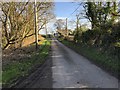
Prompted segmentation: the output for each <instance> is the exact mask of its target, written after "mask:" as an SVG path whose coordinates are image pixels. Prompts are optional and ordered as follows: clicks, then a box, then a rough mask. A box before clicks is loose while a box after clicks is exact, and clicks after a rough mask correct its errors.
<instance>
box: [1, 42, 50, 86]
mask: <svg viewBox="0 0 120 90" xmlns="http://www.w3.org/2000/svg"><path fill="white" fill-rule="evenodd" d="M33 45H34V44H33ZM49 49H50V41H47V40H44V41H43V42H42V43H41V45H40V46H39V49H38V50H37V51H35V52H32V54H31V58H29V59H28V60H26V59H25V60H22V61H14V62H13V63H10V64H8V65H6V66H5V67H4V70H3V71H2V84H3V86H10V85H11V84H12V83H13V82H14V81H16V80H17V79H18V78H20V77H24V76H27V75H29V71H30V70H31V69H32V67H33V66H35V65H38V64H42V63H44V61H45V58H46V57H47V56H48V54H49Z"/></svg>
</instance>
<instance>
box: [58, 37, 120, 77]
mask: <svg viewBox="0 0 120 90" xmlns="http://www.w3.org/2000/svg"><path fill="white" fill-rule="evenodd" d="M59 41H61V42H62V43H63V44H65V45H66V46H68V47H69V48H71V49H73V50H74V51H76V52H77V53H79V54H81V55H83V56H85V57H86V58H88V59H89V60H90V61H92V62H93V63H95V64H97V65H98V66H100V67H102V68H103V69H105V70H106V71H108V72H110V73H111V74H112V75H114V76H116V77H118V70H119V64H118V63H119V60H118V58H114V57H112V56H110V55H108V54H106V53H103V52H100V51H98V50H97V49H96V48H93V47H88V46H87V45H83V44H79V45H78V44H75V43H73V42H70V41H67V40H63V39H59Z"/></svg>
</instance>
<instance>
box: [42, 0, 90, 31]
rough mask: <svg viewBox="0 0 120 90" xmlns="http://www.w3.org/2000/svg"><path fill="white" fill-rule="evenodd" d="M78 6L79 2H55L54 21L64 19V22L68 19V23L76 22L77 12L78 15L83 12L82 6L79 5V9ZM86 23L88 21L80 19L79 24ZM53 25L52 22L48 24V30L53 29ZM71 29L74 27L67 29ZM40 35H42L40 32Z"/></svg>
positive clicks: (69, 26) (70, 26)
mask: <svg viewBox="0 0 120 90" xmlns="http://www.w3.org/2000/svg"><path fill="white" fill-rule="evenodd" d="M79 4H80V2H55V7H54V14H55V16H56V19H64V20H65V18H68V21H70V20H74V21H76V14H78V12H79V13H80V12H82V11H83V6H82V5H81V6H80V7H79ZM78 7H79V8H78ZM77 8H78V9H77ZM76 9H77V11H78V12H77V11H76V12H74V11H75V10H76ZM73 12H74V13H73ZM86 22H87V23H88V20H86V19H81V20H80V23H82V24H83V23H86ZM53 24H54V22H52V23H49V24H48V25H47V26H48V30H49V29H51V28H52V29H53V28H54V27H53ZM88 24H89V23H88ZM73 27H75V25H73V26H72V25H68V29H72V28H73ZM44 31H45V30H44ZM49 31H51V30H49ZM41 33H42V31H41ZM43 33H44V32H43Z"/></svg>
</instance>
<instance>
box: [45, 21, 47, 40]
mask: <svg viewBox="0 0 120 90" xmlns="http://www.w3.org/2000/svg"><path fill="white" fill-rule="evenodd" d="M45 31H46V39H47V22H46V19H45Z"/></svg>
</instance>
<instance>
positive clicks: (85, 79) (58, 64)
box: [52, 39, 118, 88]
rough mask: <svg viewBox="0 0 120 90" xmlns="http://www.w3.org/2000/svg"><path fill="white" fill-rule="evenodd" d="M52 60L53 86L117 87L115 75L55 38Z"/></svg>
mask: <svg viewBox="0 0 120 90" xmlns="http://www.w3.org/2000/svg"><path fill="white" fill-rule="evenodd" d="M91 53H92V52H91ZM52 60H53V66H52V78H53V88H118V80H117V79H116V78H115V77H113V76H111V75H109V74H108V73H106V72H105V71H103V70H102V69H100V68H99V67H97V66H96V65H94V64H92V63H91V62H89V61H88V60H87V59H86V58H84V57H83V56H81V55H79V54H77V53H76V52H74V51H73V50H71V49H69V48H67V47H66V46H64V45H63V44H62V43H60V42H59V41H58V40H56V39H53V40H52Z"/></svg>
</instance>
